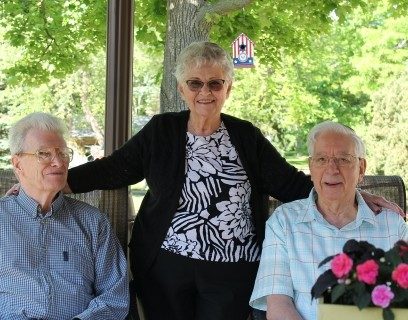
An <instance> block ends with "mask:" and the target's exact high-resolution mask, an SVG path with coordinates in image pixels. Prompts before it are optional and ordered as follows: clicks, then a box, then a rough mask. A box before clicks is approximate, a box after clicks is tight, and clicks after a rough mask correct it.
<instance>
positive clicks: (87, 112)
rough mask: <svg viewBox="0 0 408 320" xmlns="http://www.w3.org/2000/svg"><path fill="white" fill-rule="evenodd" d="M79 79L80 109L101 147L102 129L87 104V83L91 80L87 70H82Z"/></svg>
mask: <svg viewBox="0 0 408 320" xmlns="http://www.w3.org/2000/svg"><path fill="white" fill-rule="evenodd" d="M81 81H82V87H81V91H80V99H81V105H82V110H83V111H84V114H85V119H86V120H87V121H88V123H89V124H90V125H91V128H92V131H93V132H94V133H95V136H96V140H97V141H98V144H99V146H100V147H101V148H103V145H104V137H103V136H104V135H103V130H102V128H101V127H100V126H99V124H98V121H97V120H96V118H95V116H94V115H93V114H92V110H91V108H90V106H89V84H90V82H91V79H90V75H89V72H87V71H83V72H82V74H81Z"/></svg>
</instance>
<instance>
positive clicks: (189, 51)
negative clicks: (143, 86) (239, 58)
mask: <svg viewBox="0 0 408 320" xmlns="http://www.w3.org/2000/svg"><path fill="white" fill-rule="evenodd" d="M204 64H210V65H215V66H218V67H220V68H221V69H222V70H223V71H224V73H225V76H226V78H227V80H229V81H232V80H233V79H234V64H233V63H232V58H231V57H230V56H229V55H228V53H227V52H226V51H225V50H224V49H223V48H221V47H220V46H219V45H218V44H216V43H213V42H208V41H198V42H192V43H191V44H190V45H188V46H187V47H185V48H184V49H183V50H181V52H180V54H179V55H178V57H177V61H176V69H175V72H174V75H175V77H176V79H177V82H178V83H180V82H182V81H183V80H185V79H184V76H185V73H186V72H187V71H188V70H189V69H190V68H200V67H201V66H202V65H204Z"/></svg>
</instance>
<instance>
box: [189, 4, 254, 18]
mask: <svg viewBox="0 0 408 320" xmlns="http://www.w3.org/2000/svg"><path fill="white" fill-rule="evenodd" d="M251 2H252V0H219V1H217V2H215V3H207V4H206V5H204V6H202V7H201V8H200V10H199V11H198V13H197V21H198V22H200V21H202V20H203V19H204V18H205V16H206V15H207V14H214V13H215V14H219V15H227V14H228V13H230V12H233V11H237V10H239V9H242V8H244V7H245V6H247V5H248V4H250V3H251Z"/></svg>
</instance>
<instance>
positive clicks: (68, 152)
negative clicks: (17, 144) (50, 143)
mask: <svg viewBox="0 0 408 320" xmlns="http://www.w3.org/2000/svg"><path fill="white" fill-rule="evenodd" d="M18 154H19V155H30V156H36V157H37V159H38V162H39V163H43V164H49V163H51V162H52V161H53V160H54V159H55V157H56V156H58V157H59V158H60V159H61V160H62V161H64V162H67V163H69V162H71V161H72V157H73V156H74V150H72V149H71V148H68V147H65V148H44V149H39V150H37V151H36V152H34V153H29V152H20V153H18Z"/></svg>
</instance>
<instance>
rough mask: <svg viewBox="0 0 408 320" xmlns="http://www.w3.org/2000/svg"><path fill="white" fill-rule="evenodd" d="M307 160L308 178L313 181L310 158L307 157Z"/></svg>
mask: <svg viewBox="0 0 408 320" xmlns="http://www.w3.org/2000/svg"><path fill="white" fill-rule="evenodd" d="M307 162H308V164H309V173H310V180H312V182H313V175H312V160H311V159H310V158H308V160H307Z"/></svg>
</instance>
